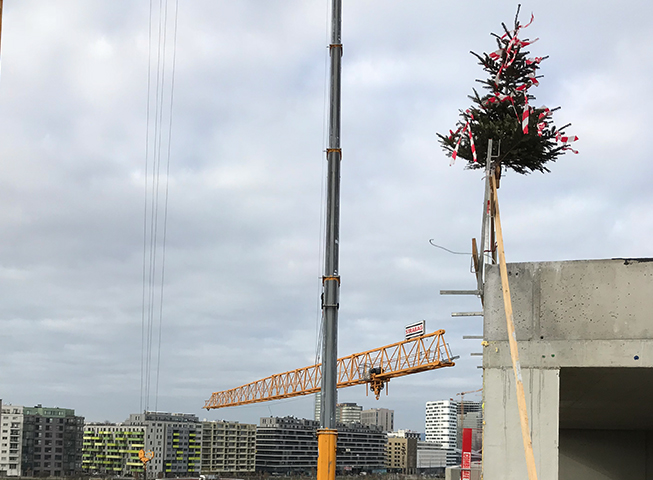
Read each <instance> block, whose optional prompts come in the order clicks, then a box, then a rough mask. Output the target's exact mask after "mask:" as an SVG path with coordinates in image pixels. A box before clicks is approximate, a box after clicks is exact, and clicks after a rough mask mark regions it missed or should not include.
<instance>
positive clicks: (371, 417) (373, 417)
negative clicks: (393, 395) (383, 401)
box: [361, 408, 395, 432]
mask: <svg viewBox="0 0 653 480" xmlns="http://www.w3.org/2000/svg"><path fill="white" fill-rule="evenodd" d="M361 423H362V424H363V425H374V426H377V427H381V429H382V430H383V431H384V432H392V431H393V430H394V425H395V411H394V410H388V409H387V408H370V409H369V410H363V411H362V412H361Z"/></svg>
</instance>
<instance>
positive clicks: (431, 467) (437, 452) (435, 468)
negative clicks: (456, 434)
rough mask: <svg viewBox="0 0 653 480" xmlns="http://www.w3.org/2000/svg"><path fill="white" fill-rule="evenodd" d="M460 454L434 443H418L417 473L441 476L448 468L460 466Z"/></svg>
mask: <svg viewBox="0 0 653 480" xmlns="http://www.w3.org/2000/svg"><path fill="white" fill-rule="evenodd" d="M460 458H461V456H460V453H459V452H457V451H456V450H454V449H443V448H441V447H440V446H438V445H437V444H435V443H433V442H422V441H419V442H417V473H419V474H422V473H423V474H441V473H443V472H444V469H445V468H446V467H447V466H451V465H458V464H460Z"/></svg>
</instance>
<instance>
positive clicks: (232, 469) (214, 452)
mask: <svg viewBox="0 0 653 480" xmlns="http://www.w3.org/2000/svg"><path fill="white" fill-rule="evenodd" d="M255 469H256V425H253V424H245V423H238V422H227V421H214V422H207V421H204V422H202V454H201V470H202V474H217V475H221V474H224V473H242V472H254V471H255Z"/></svg>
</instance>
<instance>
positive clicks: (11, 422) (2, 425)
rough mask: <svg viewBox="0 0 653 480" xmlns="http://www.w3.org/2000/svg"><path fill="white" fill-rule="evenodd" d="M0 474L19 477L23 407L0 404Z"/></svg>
mask: <svg viewBox="0 0 653 480" xmlns="http://www.w3.org/2000/svg"><path fill="white" fill-rule="evenodd" d="M0 412H2V413H1V414H0V415H1V416H0V432H1V433H2V435H1V436H0V476H3V477H4V476H7V477H20V476H21V456H22V446H23V407H22V406H19V405H9V404H6V405H0Z"/></svg>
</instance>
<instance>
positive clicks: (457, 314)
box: [451, 312, 483, 317]
mask: <svg viewBox="0 0 653 480" xmlns="http://www.w3.org/2000/svg"><path fill="white" fill-rule="evenodd" d="M451 316H452V317H482V316H483V312H451Z"/></svg>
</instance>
